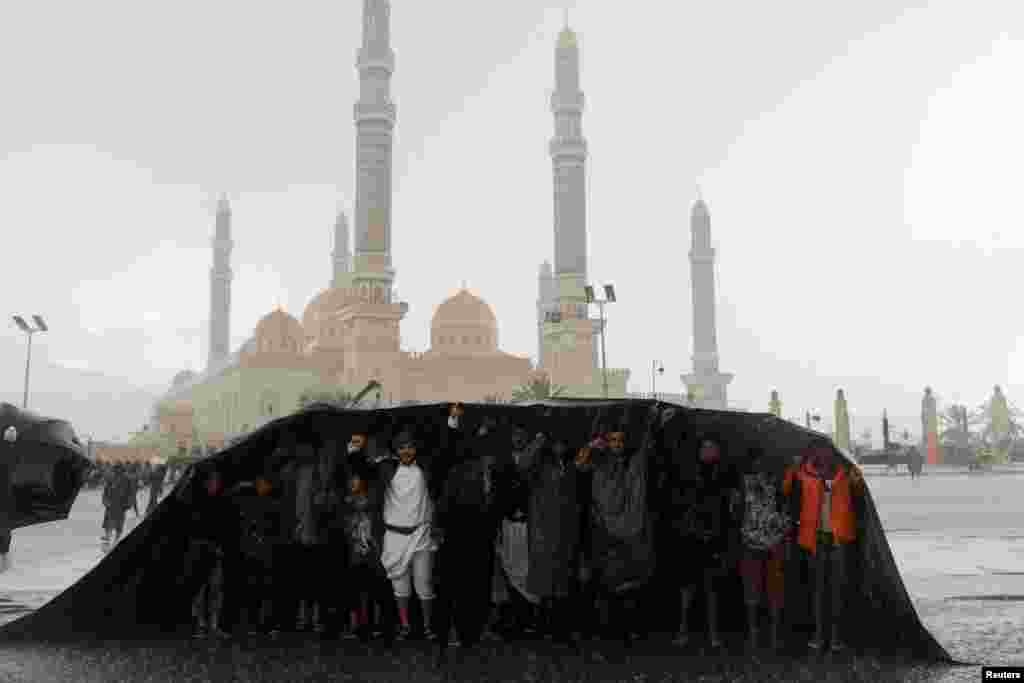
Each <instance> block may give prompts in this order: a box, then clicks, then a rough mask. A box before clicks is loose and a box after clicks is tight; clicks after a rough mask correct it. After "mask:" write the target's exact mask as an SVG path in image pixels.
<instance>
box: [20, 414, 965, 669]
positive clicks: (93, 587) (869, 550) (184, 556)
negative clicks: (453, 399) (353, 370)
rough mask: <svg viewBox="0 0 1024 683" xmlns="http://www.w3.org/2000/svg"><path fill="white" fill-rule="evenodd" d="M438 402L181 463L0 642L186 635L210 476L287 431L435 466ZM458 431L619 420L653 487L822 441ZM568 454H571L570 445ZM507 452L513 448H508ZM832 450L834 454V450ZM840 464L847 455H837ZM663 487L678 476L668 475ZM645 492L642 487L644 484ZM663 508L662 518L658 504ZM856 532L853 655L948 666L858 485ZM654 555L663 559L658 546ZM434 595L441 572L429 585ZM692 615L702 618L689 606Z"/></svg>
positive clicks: (273, 428) (749, 430)
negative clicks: (72, 580)
mask: <svg viewBox="0 0 1024 683" xmlns="http://www.w3.org/2000/svg"><path fill="white" fill-rule="evenodd" d="M447 411H448V405H447V404H436V405H421V406H409V407H398V408H391V409H383V410H372V411H365V410H342V409H338V408H334V407H330V406H325V405H315V406H310V407H309V408H307V409H305V410H302V411H300V412H298V413H295V414H293V415H290V416H287V417H283V418H280V419H277V420H275V421H273V422H271V423H268V424H266V425H264V426H263V427H261V428H260V429H258V430H256V431H254V432H252V433H250V434H249V435H247V436H246V437H245V438H243V439H242V440H240V441H239V442H238V443H236V444H234V445H232V446H230V447H229V448H226V449H225V450H223V451H221V452H219V453H217V454H214V455H212V456H210V457H209V458H207V459H205V460H204V461H202V462H200V463H197V464H195V465H193V466H192V467H191V468H190V469H189V471H188V472H187V473H186V475H185V476H184V477H183V478H182V479H181V481H179V482H178V484H177V485H176V487H175V489H174V491H173V492H172V494H171V495H169V496H168V497H167V498H165V499H164V500H163V501H162V502H161V503H160V505H159V506H158V507H157V509H156V510H155V511H154V512H153V513H152V514H150V515H149V516H148V517H147V518H146V519H145V520H143V521H142V522H141V523H140V524H139V525H138V526H137V527H136V528H135V529H134V530H133V531H132V532H131V533H130V534H129V535H128V536H127V537H126V538H125V539H123V540H122V541H121V543H120V544H118V545H117V546H116V547H115V548H114V550H113V551H112V552H111V553H110V554H109V555H107V556H106V557H105V558H104V559H103V561H102V562H101V563H100V564H99V565H97V566H96V567H95V568H94V569H93V570H92V571H91V572H89V573H88V574H87V575H85V576H84V577H82V579H80V580H79V581H78V582H77V583H76V584H75V585H73V586H71V587H70V588H68V589H67V590H66V591H64V592H63V593H62V594H60V595H59V596H57V597H56V598H54V599H53V600H52V601H50V602H49V603H48V604H46V605H44V606H43V607H42V608H40V609H39V610H37V611H36V612H34V613H33V614H30V615H27V616H25V617H22V618H21V619H19V620H18V621H16V622H13V623H11V624H9V625H7V626H6V627H5V628H3V629H2V630H0V639H21V638H28V639H42V640H76V639H80V638H81V637H82V634H94V635H95V636H96V637H100V638H117V639H132V638H153V637H160V636H161V635H162V636H168V635H171V634H184V633H187V632H189V630H190V628H191V623H192V621H191V604H192V599H193V597H194V596H195V594H196V592H197V591H198V590H199V587H200V585H201V584H202V583H203V581H204V580H205V577H204V576H200V575H197V570H196V569H195V567H194V566H190V562H189V560H188V558H189V550H190V544H193V543H195V542H196V541H197V540H199V539H202V538H203V537H204V536H205V535H207V534H209V533H213V531H212V530H215V529H218V528H220V529H222V530H223V529H224V526H223V525H224V519H220V518H213V517H212V516H211V515H212V512H210V510H211V509H212V508H211V507H210V506H208V505H206V504H205V503H204V501H205V500H206V496H207V495H208V494H207V493H206V490H205V488H204V486H203V482H204V481H205V480H206V477H207V476H208V475H209V473H210V472H211V471H217V472H218V473H219V474H220V475H221V477H222V479H223V483H224V486H225V488H230V487H231V486H233V485H234V484H235V483H238V482H242V481H249V480H253V479H255V478H257V477H261V476H268V475H269V476H274V474H275V473H276V472H280V471H281V470H282V468H284V467H285V466H286V465H287V464H288V463H289V460H290V458H292V457H294V456H293V455H291V454H289V453H283V454H282V453H280V452H278V453H277V454H276V455H275V449H276V448H277V446H278V445H279V444H281V443H282V442H284V441H285V439H284V438H283V437H285V435H287V434H289V433H290V434H298V435H299V439H300V441H301V440H302V439H311V440H313V441H316V442H319V445H320V446H322V447H326V448H331V447H332V446H334V445H336V446H337V447H338V448H342V449H343V447H344V444H345V443H346V442H347V441H348V438H349V436H350V434H351V433H352V432H353V431H356V430H358V431H366V430H368V431H369V432H370V434H371V444H373V445H374V446H373V447H374V448H376V449H378V450H383V449H386V448H389V447H390V444H391V438H392V436H393V435H395V434H397V433H398V432H399V431H400V430H403V429H408V428H412V429H413V430H415V432H416V434H417V436H418V438H419V439H420V441H421V443H422V448H421V451H420V457H421V458H422V459H424V460H425V461H426V460H428V459H430V458H435V457H438V456H437V454H438V453H439V451H440V449H441V445H442V443H443V439H444V430H445V429H447V427H446V417H447ZM465 411H466V412H465V420H466V422H467V423H468V424H469V425H474V424H477V423H479V421H481V420H483V419H485V418H488V417H489V418H492V419H494V420H496V421H497V422H498V423H499V425H502V426H503V427H502V428H508V427H521V428H523V429H525V430H527V432H528V433H529V434H531V435H532V434H534V433H536V432H551V433H558V434H561V435H570V436H571V437H572V438H575V439H578V445H579V446H582V445H584V444H585V443H586V442H587V441H589V439H590V438H591V436H592V435H593V434H595V433H596V432H597V431H598V430H599V429H600V428H602V426H608V425H617V426H620V427H624V429H625V430H626V432H627V447H632V448H635V447H637V446H638V445H639V444H641V443H642V442H645V441H646V442H647V443H649V444H651V445H652V449H651V451H649V452H650V456H649V457H650V460H649V470H650V472H651V476H650V477H649V479H650V480H651V481H652V482H658V481H665V480H666V478H664V477H661V476H660V475H659V473H660V472H665V471H666V470H669V469H674V470H675V471H677V472H678V471H682V470H685V469H686V468H687V467H690V466H691V465H692V464H693V463H694V461H695V455H694V454H695V449H696V446H697V443H698V442H699V440H700V439H701V437H702V436H704V435H710V434H713V435H715V436H717V437H718V438H719V439H720V440H721V441H722V442H723V445H724V447H725V448H724V450H725V452H724V455H723V464H724V465H726V466H728V467H735V468H737V469H738V470H740V471H743V470H744V468H745V467H746V464H747V449H748V448H749V447H750V446H753V445H759V446H761V447H762V448H763V449H764V451H765V456H766V457H764V458H763V459H762V461H763V466H765V467H767V468H769V469H770V470H771V471H773V472H775V473H777V474H778V475H779V476H782V474H783V471H784V469H785V468H786V467H787V466H788V465H790V464H791V463H792V462H794V459H795V458H796V457H797V456H799V455H800V453H801V452H802V450H803V449H804V448H805V447H806V446H807V445H808V444H810V443H811V442H812V441H813V440H814V439H822V438H825V437H823V435H822V434H820V433H818V432H814V431H811V430H808V429H804V428H802V427H800V426H798V425H795V424H793V423H790V422H788V421H785V420H782V419H779V418H777V417H775V416H773V415H771V414H756V413H740V412H730V411H713V410H698V409H689V408H683V407H680V406H675V405H670V404H665V403H660V402H655V401H638V400H631V401H605V400H596V401H595V400H553V401H540V402H535V403H531V404H521V405H496V404H467V405H466V406H465ZM575 447H576V445H573V448H575ZM509 448H510V449H511V445H510V446H509ZM836 453H837V454H839V451H838V450H837V451H836ZM840 457H844V458H845V459H847V460H848V458H846V457H845V456H842V455H841V454H840ZM668 480H678V479H673V478H669V479H668ZM652 486H654V484H652ZM666 499H667V497H665V496H659V495H658V494H657V493H651V494H650V495H649V496H648V503H649V505H650V506H651V507H652V510H651V513H652V519H654V520H656V521H655V522H654V523H655V525H660V526H664V525H666V524H670V523H671V515H673V514H675V513H674V512H673V511H672V510H670V509H667V506H666V504H664V503H662V502H661V501H663V500H666ZM659 508H661V509H659ZM859 514H860V517H861V518H860V520H859V521H860V525H859V534H858V540H857V548H856V552H855V553H853V555H855V556H856V561H855V562H854V565H855V566H853V567H851V571H850V572H849V573H850V580H849V582H848V584H847V585H846V587H845V595H846V597H845V598H844V603H845V604H846V606H847V607H846V613H845V618H844V622H845V624H847V626H848V628H847V630H848V631H849V632H848V633H845V634H844V637H845V639H846V640H847V641H848V642H849V643H850V644H851V645H853V646H855V647H856V646H859V647H863V648H868V649H872V650H876V651H881V652H887V653H891V654H900V655H911V656H913V657H917V658H922V659H929V660H937V661H950V657H949V655H948V654H947V652H946V651H945V649H944V648H943V647H942V646H941V645H940V644H939V643H938V642H937V641H936V640H935V639H934V637H933V636H932V635H931V634H930V633H929V632H928V631H927V629H925V627H924V626H923V625H922V623H921V621H920V619H919V618H918V615H917V613H916V611H915V609H914V606H913V603H912V602H911V599H910V597H909V596H908V594H907V591H906V588H905V587H904V584H903V581H902V579H901V577H900V574H899V571H898V569H897V566H896V563H895V561H894V559H893V556H892V552H891V551H890V548H889V545H888V542H887V540H886V538H885V533H884V531H883V529H882V524H881V521H880V519H879V516H878V513H877V511H876V509H875V504H874V501H873V500H872V497H871V493H870V490H867V491H866V493H865V496H864V500H863V505H862V506H861V508H860V510H859ZM657 543H658V542H656V546H655V553H654V557H655V560H654V561H655V564H657V557H658V555H662V556H665V555H664V554H665V553H672V552H673V548H672V547H671V546H669V547H665V543H664V542H663V541H662V542H660V543H661V545H660V546H659V545H658V544H657ZM805 564H806V563H805V562H803V561H800V560H796V561H794V562H792V563H791V564H790V565H789V566H787V576H788V579H787V584H788V586H787V607H786V620H787V622H788V623H789V624H790V627H791V628H792V629H794V630H796V631H805V632H809V631H810V630H811V627H812V624H813V621H812V615H811V597H812V596H811V595H810V594H809V591H810V590H811V589H810V588H809V587H810V586H812V585H813V583H811V582H810V580H809V578H808V576H807V575H806V571H807V568H806V566H805ZM438 580H439V584H440V590H441V591H443V590H445V586H444V575H443V568H441V570H440V576H439V577H438ZM675 580H676V577H673V576H670V575H666V572H665V571H660V572H659V571H658V570H657V568H655V570H654V572H653V579H652V580H651V581H652V583H651V585H650V586H649V588H650V590H648V591H647V592H648V594H649V595H650V600H649V602H648V604H646V605H645V608H646V610H647V611H646V613H645V619H646V621H647V622H648V623H649V624H650V625H651V626H653V627H654V628H655V630H661V631H664V632H671V631H674V630H675V629H676V628H677V627H678V616H679V615H678V603H679V600H678V599H671V598H668V597H667V596H670V595H678V593H677V590H678V587H677V585H676V584H675ZM725 582H726V583H727V584H728V585H727V586H726V585H725V584H723V588H722V593H723V597H722V605H721V612H720V621H721V626H722V627H723V629H724V630H725V631H727V632H728V631H731V632H742V630H743V629H744V625H745V620H746V616H745V612H744V607H743V602H742V590H741V584H740V580H739V578H738V577H737V576H731V577H728V578H726V579H725ZM693 611H694V612H695V613H696V614H697V615H698V616H696V617H695V618H700V617H699V615H700V610H699V609H698V608H696V607H695V610H693Z"/></svg>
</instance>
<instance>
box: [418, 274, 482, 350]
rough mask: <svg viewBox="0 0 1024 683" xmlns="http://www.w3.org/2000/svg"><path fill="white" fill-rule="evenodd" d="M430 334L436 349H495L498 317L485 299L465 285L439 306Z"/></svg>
mask: <svg viewBox="0 0 1024 683" xmlns="http://www.w3.org/2000/svg"><path fill="white" fill-rule="evenodd" d="M430 336H431V348H433V349H436V350H446V351H456V350H460V351H468V352H481V351H496V350H497V349H498V319H497V318H496V317H495V315H494V311H493V310H491V307H490V306H489V305H488V304H487V302H486V301H484V300H483V299H481V298H480V297H478V296H476V295H475V294H473V293H472V292H470V291H469V290H468V289H465V288H463V289H460V290H459V291H458V293H456V294H455V295H454V296H450V297H448V298H447V299H445V300H444V301H443V302H442V303H441V305H440V306H438V307H437V310H436V311H435V312H434V317H433V319H432V320H431V321H430Z"/></svg>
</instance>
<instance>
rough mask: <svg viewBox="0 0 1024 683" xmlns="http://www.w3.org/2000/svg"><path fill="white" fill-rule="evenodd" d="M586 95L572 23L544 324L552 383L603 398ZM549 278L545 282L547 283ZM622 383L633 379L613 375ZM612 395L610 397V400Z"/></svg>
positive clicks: (565, 54) (566, 45)
mask: <svg viewBox="0 0 1024 683" xmlns="http://www.w3.org/2000/svg"><path fill="white" fill-rule="evenodd" d="M583 104H584V100H583V91H582V90H580V50H579V41H578V39H577V36H576V33H574V32H573V30H572V29H570V28H569V26H568V19H567V20H566V25H565V27H564V28H563V29H562V31H561V32H560V33H559V34H558V44H557V47H556V48H555V89H554V91H553V92H552V93H551V113H552V114H553V115H554V122H555V134H554V136H553V137H552V138H551V142H550V144H549V146H548V151H549V152H550V154H551V166H552V176H553V181H554V233H555V263H554V272H553V273H551V275H550V276H549V277H550V288H551V289H550V291H551V294H552V296H551V308H552V309H554V312H556V313H558V317H557V318H555V319H554V320H552V321H549V322H545V323H543V342H542V344H541V346H542V348H543V350H542V353H541V357H542V359H543V368H544V370H545V371H547V372H548V375H549V377H550V378H551V381H552V382H553V383H555V384H560V385H563V386H566V387H567V388H568V389H569V391H570V392H574V393H575V394H576V395H581V396H582V395H593V394H594V393H595V392H597V395H603V393H604V389H603V384H604V382H603V379H602V377H601V375H600V373H598V372H597V368H598V367H599V366H598V362H597V359H598V354H597V336H598V334H599V333H600V327H599V324H600V323H599V322H598V321H595V320H592V319H591V318H590V317H589V314H588V306H587V304H586V295H585V293H584V287H585V286H586V284H587V213H586V208H587V198H586V191H587V187H586V160H587V142H586V140H584V139H583V123H582V120H583ZM544 277H545V276H544V275H542V277H541V280H542V282H543V281H544ZM612 375H613V378H612V382H611V385H610V386H611V387H612V388H611V389H610V390H609V391H615V392H618V393H621V390H619V389H615V388H614V387H615V383H616V381H618V380H616V379H615V378H616V377H619V378H624V377H627V374H624V373H622V372H621V371H613V373H612ZM611 395H612V394H610V393H609V396H611Z"/></svg>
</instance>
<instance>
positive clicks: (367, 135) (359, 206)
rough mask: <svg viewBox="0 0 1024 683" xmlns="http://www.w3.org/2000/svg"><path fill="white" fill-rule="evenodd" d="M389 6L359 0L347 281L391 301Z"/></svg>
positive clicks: (379, 1) (391, 61)
mask: <svg viewBox="0 0 1024 683" xmlns="http://www.w3.org/2000/svg"><path fill="white" fill-rule="evenodd" d="M390 21H391V3H390V2H389V0H363V44H362V47H360V49H359V55H358V58H357V60H356V68H357V69H358V70H359V101H358V102H356V105H355V110H354V117H355V124H356V206H355V211H356V215H355V225H356V234H355V259H354V263H353V264H352V265H353V268H352V270H353V276H352V283H353V285H355V286H357V287H362V286H364V285H365V286H368V287H369V288H371V289H372V288H375V287H380V288H381V289H382V292H383V295H384V296H385V297H386V298H387V300H388V301H390V295H391V284H392V283H393V282H394V276H395V273H394V270H392V268H391V159H392V144H393V137H394V129H395V105H394V102H392V101H391V74H392V73H393V72H394V70H395V53H394V51H393V50H392V49H391V28H390Z"/></svg>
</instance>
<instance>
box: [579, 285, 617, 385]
mask: <svg viewBox="0 0 1024 683" xmlns="http://www.w3.org/2000/svg"><path fill="white" fill-rule="evenodd" d="M583 292H584V294H585V295H586V297H587V303H588V304H597V306H598V309H599V310H600V311H601V380H602V384H603V386H604V397H605V398H608V361H607V357H606V356H605V342H604V324H605V318H604V305H605V304H613V303H615V288H614V287H612V286H611V285H604V299H598V298H597V297H595V296H594V288H593V287H592V286H591V285H586V286H585V287H584V288H583Z"/></svg>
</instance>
